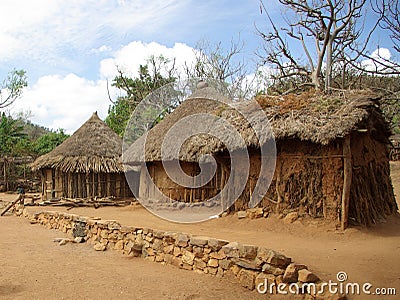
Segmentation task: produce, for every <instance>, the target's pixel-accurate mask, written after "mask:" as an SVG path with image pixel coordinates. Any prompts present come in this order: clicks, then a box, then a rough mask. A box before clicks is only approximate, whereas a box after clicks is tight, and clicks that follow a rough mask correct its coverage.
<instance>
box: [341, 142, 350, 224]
mask: <svg viewBox="0 0 400 300" xmlns="http://www.w3.org/2000/svg"><path fill="white" fill-rule="evenodd" d="M343 156H344V158H343V190H342V212H341V228H342V230H345V229H346V228H347V224H348V219H349V203H350V187H351V177H352V162H351V146H350V135H348V136H346V137H345V139H344V140H343Z"/></svg>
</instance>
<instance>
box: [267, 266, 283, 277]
mask: <svg viewBox="0 0 400 300" xmlns="http://www.w3.org/2000/svg"><path fill="white" fill-rule="evenodd" d="M262 271H263V272H264V273H267V274H272V275H275V276H278V275H283V274H284V273H285V270H283V269H281V268H277V267H274V266H271V265H270V264H264V265H263V267H262Z"/></svg>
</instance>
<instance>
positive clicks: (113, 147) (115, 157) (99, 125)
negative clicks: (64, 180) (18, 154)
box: [31, 113, 123, 173]
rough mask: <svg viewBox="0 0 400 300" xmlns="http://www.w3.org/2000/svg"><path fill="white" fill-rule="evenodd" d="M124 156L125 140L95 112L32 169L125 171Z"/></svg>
mask: <svg viewBox="0 0 400 300" xmlns="http://www.w3.org/2000/svg"><path fill="white" fill-rule="evenodd" d="M121 153H122V140H121V138H120V137H119V136H118V135H117V134H116V133H115V132H114V131H113V130H112V129H111V128H109V127H108V126H107V124H105V123H104V122H103V121H102V120H100V118H99V117H98V116H97V113H94V114H93V115H92V116H91V117H90V118H89V119H88V120H87V121H86V122H85V123H84V124H83V125H82V126H81V127H80V128H79V129H78V130H77V131H75V133H74V134H73V135H72V136H70V137H69V138H68V139H66V140H65V141H64V142H63V143H62V144H61V145H59V146H58V147H56V148H55V149H54V150H53V151H51V152H49V153H47V154H45V155H42V156H40V157H39V158H38V159H36V160H35V161H34V162H33V163H32V164H31V167H32V169H33V170H39V169H43V168H54V169H59V170H61V171H63V172H82V173H88V172H96V173H99V172H104V173H115V172H123V167H122V163H121V160H120V156H121Z"/></svg>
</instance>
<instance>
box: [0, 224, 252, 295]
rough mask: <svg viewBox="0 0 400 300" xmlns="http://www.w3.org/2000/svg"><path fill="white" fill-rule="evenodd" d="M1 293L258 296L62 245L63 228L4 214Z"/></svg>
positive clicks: (222, 282)
mask: <svg viewBox="0 0 400 300" xmlns="http://www.w3.org/2000/svg"><path fill="white" fill-rule="evenodd" d="M0 237H1V242H0V299H257V297H258V295H257V293H256V292H254V291H253V292H250V291H248V290H246V289H244V288H242V287H240V286H238V285H237V283H236V281H235V279H233V278H232V279H229V278H222V279H218V278H215V277H211V276H206V275H203V274H197V273H194V272H189V271H185V270H181V269H178V268H175V267H173V266H163V265H161V264H157V263H153V262H149V261H146V260H144V259H141V258H131V259H128V258H126V257H124V256H122V255H121V254H119V253H117V252H115V251H105V252H96V251H94V250H93V248H92V246H90V245H89V244H70V243H68V244H66V245H64V246H59V245H58V243H54V242H53V239H54V238H59V237H65V235H64V234H63V233H60V232H58V231H54V230H49V229H46V228H44V227H42V226H40V225H30V224H29V222H28V221H27V220H25V219H23V218H17V217H13V216H7V217H1V218H0Z"/></svg>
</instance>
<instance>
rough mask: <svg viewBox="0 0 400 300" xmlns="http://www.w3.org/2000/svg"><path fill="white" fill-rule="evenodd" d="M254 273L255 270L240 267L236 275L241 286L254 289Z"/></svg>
mask: <svg viewBox="0 0 400 300" xmlns="http://www.w3.org/2000/svg"><path fill="white" fill-rule="evenodd" d="M256 275H257V272H255V271H252V270H246V269H241V270H240V271H239V273H238V275H237V276H238V279H239V282H240V284H241V285H242V286H243V287H245V288H247V289H249V290H254V287H255V279H256Z"/></svg>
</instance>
